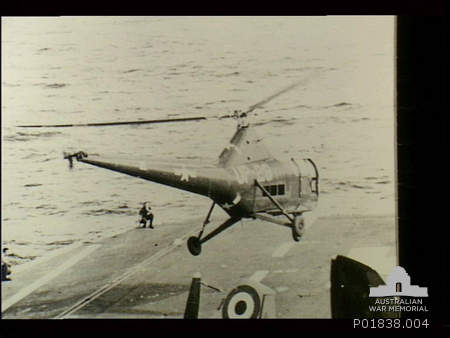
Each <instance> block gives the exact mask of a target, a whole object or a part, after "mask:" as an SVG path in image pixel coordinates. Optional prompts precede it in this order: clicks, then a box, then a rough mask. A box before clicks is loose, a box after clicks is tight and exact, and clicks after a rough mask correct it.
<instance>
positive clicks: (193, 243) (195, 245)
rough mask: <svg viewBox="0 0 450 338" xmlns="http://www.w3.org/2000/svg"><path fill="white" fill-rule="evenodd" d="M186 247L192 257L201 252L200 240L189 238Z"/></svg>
mask: <svg viewBox="0 0 450 338" xmlns="http://www.w3.org/2000/svg"><path fill="white" fill-rule="evenodd" d="M187 246H188V249H189V252H190V253H191V254H192V255H193V256H198V255H200V253H201V252H202V243H200V240H199V239H198V237H194V236H192V237H189V239H188V241H187Z"/></svg>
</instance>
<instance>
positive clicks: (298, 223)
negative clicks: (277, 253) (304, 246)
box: [292, 215, 305, 242]
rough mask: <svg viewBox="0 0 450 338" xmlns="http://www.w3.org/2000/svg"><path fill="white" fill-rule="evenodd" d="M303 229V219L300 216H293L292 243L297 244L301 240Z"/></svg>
mask: <svg viewBox="0 0 450 338" xmlns="http://www.w3.org/2000/svg"><path fill="white" fill-rule="evenodd" d="M304 228H305V219H304V218H303V216H302V215H298V216H295V218H294V224H293V225H292V238H293V239H294V241H296V242H299V241H300V239H301V238H302V235H303V232H304Z"/></svg>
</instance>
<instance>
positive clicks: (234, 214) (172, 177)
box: [18, 82, 319, 256]
mask: <svg viewBox="0 0 450 338" xmlns="http://www.w3.org/2000/svg"><path fill="white" fill-rule="evenodd" d="M300 83H302V82H297V83H294V84H292V85H290V86H288V87H286V88H284V89H282V90H281V91H279V92H277V93H275V94H273V95H271V96H270V97H268V98H266V99H264V100H262V101H260V102H258V103H256V104H254V105H253V106H251V107H249V108H248V109H247V110H246V111H244V112H242V111H238V110H235V111H234V113H233V114H228V115H223V116H218V117H217V116H216V117H215V118H219V119H223V118H233V119H235V120H237V130H236V131H235V133H234V135H233V136H232V137H231V139H230V142H229V144H228V145H227V146H226V147H225V148H224V149H223V151H222V152H221V153H220V155H219V159H218V163H217V165H215V166H214V167H211V166H208V167H203V168H197V167H196V168H194V167H190V166H186V165H182V166H180V165H179V164H173V165H167V164H164V165H157V164H154V163H151V164H148V163H142V162H140V163H137V164H136V163H132V164H121V163H116V162H110V161H108V160H105V159H104V158H102V157H101V156H100V155H97V154H96V155H94V156H92V155H91V156H90V155H88V154H87V153H86V152H84V151H78V152H75V153H64V156H63V157H64V159H67V160H68V161H69V166H70V167H71V168H72V167H73V161H74V159H76V160H77V162H82V163H85V164H89V165H93V166H96V167H100V168H104V169H108V170H112V171H115V172H119V173H123V174H126V175H130V176H134V177H137V178H141V179H144V180H148V181H152V182H156V183H160V184H163V185H166V186H170V187H173V188H177V189H181V190H184V191H188V192H191V193H195V194H199V195H202V196H205V197H208V198H209V199H211V200H212V204H211V206H210V208H209V210H208V212H207V215H206V217H205V220H204V221H203V224H202V228H201V230H200V232H199V233H198V235H197V236H191V237H189V239H188V241H187V247H188V250H189V252H190V253H191V254H192V255H193V256H198V255H200V253H201V251H202V245H203V244H204V243H205V242H207V241H209V240H210V239H212V238H214V237H215V236H217V235H218V234H220V233H221V232H223V231H224V230H226V229H228V228H229V227H231V226H233V225H234V224H236V223H237V222H239V221H240V220H242V219H244V218H247V219H260V220H263V221H267V222H271V223H273V224H277V225H281V226H284V227H287V228H289V229H290V230H291V233H292V238H293V240H294V241H297V242H298V241H300V239H301V237H302V235H303V233H304V231H305V228H306V219H307V217H304V216H305V215H306V214H307V213H312V212H313V210H314V209H315V208H316V206H317V204H318V198H319V172H318V169H317V166H316V164H315V163H314V162H313V160H312V159H310V158H305V159H301V160H295V159H294V158H291V159H290V161H285V162H283V161H280V160H278V159H276V158H275V157H274V156H273V155H272V154H271V153H270V152H269V150H268V148H267V147H266V145H265V144H264V143H263V142H262V138H261V137H259V136H258V134H257V133H256V131H255V127H253V126H252V125H251V124H249V123H248V121H247V117H248V115H249V114H250V113H251V112H252V111H254V110H255V109H257V108H259V107H261V106H262V105H264V104H266V103H267V102H269V101H271V100H272V99H274V98H275V97H277V96H279V95H281V94H283V93H285V92H287V91H289V90H292V89H293V88H295V87H297V86H298V85H299V84H300ZM207 118H210V117H205V116H200V117H185V118H172V119H161V120H142V121H119V122H101V123H86V124H56V125H21V126H18V127H22V128H45V127H54V128H68V127H92V126H94V127H100V126H114V125H116V126H117V125H132V124H154V123H171V122H187V121H198V120H206V119H207ZM216 205H218V206H219V207H221V208H222V209H223V210H224V211H225V212H226V213H227V214H228V216H229V218H228V219H227V220H226V221H224V222H223V223H222V224H220V225H218V226H217V227H216V228H215V229H214V230H212V231H210V232H209V233H208V234H206V235H205V236H203V235H204V232H205V228H206V226H207V225H208V224H209V223H210V218H211V214H212V212H213V210H214V207H215V206H216ZM281 215H282V216H284V217H283V218H282V219H280V217H277V216H281Z"/></svg>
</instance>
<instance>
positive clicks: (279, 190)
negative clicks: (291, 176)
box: [263, 184, 285, 196]
mask: <svg viewBox="0 0 450 338" xmlns="http://www.w3.org/2000/svg"><path fill="white" fill-rule="evenodd" d="M264 189H266V190H267V192H268V193H269V194H270V195H271V196H277V195H284V194H285V188H284V184H278V185H266V186H265V187H264ZM263 196H266V194H265V193H263Z"/></svg>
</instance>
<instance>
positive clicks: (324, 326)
mask: <svg viewBox="0 0 450 338" xmlns="http://www.w3.org/2000/svg"><path fill="white" fill-rule="evenodd" d="M347 3H348V2H347ZM350 3H351V1H350ZM122 5H123V4H122ZM352 5H353V7H352ZM402 5H403V6H401V5H398V4H397V3H394V2H393V1H381V2H380V1H377V2H376V4H366V3H362V2H360V1H359V2H358V4H353V3H352V4H351V5H350V9H349V7H346V5H344V4H343V3H342V2H336V3H335V4H334V5H329V7H328V9H324V8H323V7H325V6H326V5H324V4H323V3H320V4H312V5H311V4H309V5H308V4H305V6H304V10H302V12H299V11H298V10H297V11H295V10H294V11H290V10H289V9H286V10H276V9H274V10H270V11H266V10H264V9H253V10H246V9H240V10H218V11H217V10H212V9H210V8H211V5H210V7H208V6H204V7H200V9H199V8H198V7H196V6H192V7H190V9H187V10H184V9H181V10H180V9H178V10H177V9H173V8H172V9H154V10H153V12H150V13H149V12H148V11H147V12H146V11H142V10H134V9H124V8H114V5H112V6H113V7H111V5H110V6H109V7H107V8H105V7H104V9H89V10H84V9H83V7H82V6H83V5H79V6H78V7H77V6H76V4H75V3H72V4H69V7H68V8H69V9H61V8H60V7H58V6H55V7H46V6H47V5H46V6H44V7H40V8H30V7H27V6H24V4H23V3H21V2H20V1H19V2H16V3H14V4H11V3H9V4H8V5H6V7H5V6H4V4H2V8H1V11H2V15H21V16H23V15H33V16H36V15H86V14H90V15H98V14H101V15H144V14H151V15H154V14H158V15H164V14H170V15H193V14H195V15H294V14H295V15H304V14H313V15H323V14H383V15H389V14H416V15H421V14H434V15H435V16H400V17H398V26H397V46H398V48H397V56H398V63H397V85H398V98H397V114H398V119H397V142H398V143H397V159H398V183H399V184H398V197H399V214H398V215H399V229H398V230H399V234H398V238H399V241H400V248H399V259H400V265H402V266H403V267H405V268H406V270H407V272H408V273H409V274H410V276H411V277H412V283H413V284H418V285H420V286H427V287H428V288H429V292H430V298H429V300H430V302H429V303H428V304H429V306H430V309H431V313H430V315H426V316H424V317H426V318H430V317H431V324H432V328H434V329H441V328H443V327H444V324H447V325H450V321H449V315H448V313H450V309H449V308H448V304H449V302H448V300H449V294H448V290H447V289H446V287H447V286H449V285H450V283H449V281H450V280H449V278H448V277H446V276H447V275H448V273H446V272H448V257H449V250H448V248H447V246H448V243H447V241H446V239H447V238H448V237H447V236H445V230H446V229H447V226H448V225H447V223H448V221H446V218H445V217H444V215H443V213H445V211H446V207H447V200H448V198H447V197H446V195H445V192H447V191H449V190H448V189H447V185H448V183H447V176H448V173H447V172H446V170H445V169H446V168H447V167H446V166H445V162H444V161H445V158H446V157H447V156H446V155H447V154H448V148H447V146H446V144H448V138H447V135H448V122H447V121H448V120H447V111H446V110H448V108H447V109H446V107H447V106H448V104H447V103H448V101H447V98H446V95H447V93H448V82H447V81H448V79H447V63H446V62H444V61H447V60H448V56H447V55H445V54H444V53H445V52H444V51H446V48H444V47H445V45H446V41H447V40H446V39H447V37H448V36H447V35H446V29H447V27H446V24H447V17H445V16H443V14H442V13H443V8H444V4H443V1H435V2H431V1H428V2H425V1H424V2H421V4H415V3H413V4H410V5H409V6H404V4H402ZM8 6H9V7H8ZM59 6H61V4H59ZM174 6H176V5H174ZM302 6H303V4H302ZM315 6H316V7H315ZM320 6H322V8H318V7H320ZM362 7H364V8H362ZM49 8H51V9H49ZM99 8H101V7H99ZM237 8H239V7H237ZM444 145H445V146H444ZM441 192H444V194H443V196H442V194H441ZM1 327H2V328H1V337H8V338H9V337H24V336H40V335H42V336H44V335H45V336H47V337H48V336H52V335H55V336H61V335H65V336H67V335H70V336H80V335H81V334H83V335H86V334H87V335H95V336H98V335H105V334H120V335H122V334H127V335H130V334H131V335H134V334H141V335H142V334H143V335H147V334H155V333H163V334H167V333H169V332H171V333H181V334H187V333H205V334H208V335H210V334H213V335H215V334H217V333H229V332H238V333H253V334H255V333H263V332H264V333H268V334H271V333H280V332H297V333H298V334H302V330H308V331H310V330H333V331H335V330H351V329H352V321H351V320H327V319H324V320H308V319H306V320H305V319H299V320H284V319H283V320H265V321H257V322H256V321H244V322H238V321H223V320H201V321H195V320H194V321H192V320H175V321H174V320H161V321H160V320H151V321H147V320H64V321H47V320H2V322H1Z"/></svg>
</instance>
